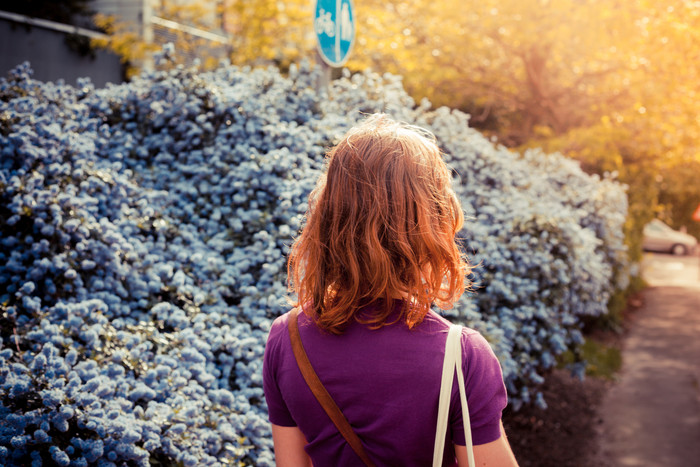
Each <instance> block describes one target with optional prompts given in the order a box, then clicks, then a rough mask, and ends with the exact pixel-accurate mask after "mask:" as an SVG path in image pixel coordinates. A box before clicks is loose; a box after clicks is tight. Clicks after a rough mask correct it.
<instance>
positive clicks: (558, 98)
mask: <svg viewBox="0 0 700 467" xmlns="http://www.w3.org/2000/svg"><path fill="white" fill-rule="evenodd" d="M354 7H355V15H356V18H357V35H356V37H357V39H356V41H355V47H354V50H353V52H352V54H351V57H350V60H349V62H348V63H347V67H348V68H349V69H350V70H351V71H357V70H363V69H366V68H371V69H373V70H375V71H380V72H390V73H396V74H399V75H401V76H403V81H404V86H405V88H406V89H407V90H408V91H409V92H410V93H411V94H412V95H413V96H414V97H415V99H416V100H420V99H422V98H427V99H429V100H430V101H431V102H432V103H433V104H434V105H436V106H439V105H448V106H450V107H453V108H458V109H460V110H463V111H465V112H467V113H469V114H470V115H471V125H472V126H474V127H476V128H478V129H480V130H482V131H484V132H486V133H487V134H490V135H493V136H495V137H497V138H498V140H499V142H501V143H502V144H504V145H506V146H508V147H510V148H513V149H515V150H518V149H522V148H525V147H533V146H539V147H543V148H544V149H545V150H547V151H550V152H551V151H562V152H564V153H566V154H567V155H569V156H571V157H573V158H576V159H577V160H579V161H581V163H582V165H583V167H584V168H585V169H586V170H587V171H589V172H595V173H602V172H605V171H609V172H612V171H616V172H617V173H618V174H619V177H620V179H621V180H623V181H624V182H626V183H627V184H629V185H630V189H629V197H630V203H631V214H632V216H631V217H630V228H633V229H635V230H638V229H639V227H640V226H641V225H643V224H644V223H646V222H647V221H648V220H649V219H650V218H651V217H653V216H658V217H660V218H662V219H663V220H666V221H667V222H668V223H670V224H671V225H672V226H674V227H676V228H680V227H685V228H687V229H688V231H689V232H690V233H693V234H695V235H696V236H698V235H700V225H698V224H697V223H694V222H693V221H692V220H691V215H692V213H693V211H694V210H695V208H696V207H697V205H698V203H700V184H698V183H697V182H696V179H697V177H699V176H700V161H699V157H698V138H699V136H700V135H699V132H698V128H699V126H700V125H699V124H700V122H699V118H700V117H698V112H697V107H698V104H697V100H698V86H700V80H699V79H698V78H699V76H698V63H700V37H699V32H700V2H697V1H674V0H628V1H621V0H560V1H548V0H478V1H475V0H440V1H410V2H409V1H404V2H400V1H384V0H382V1H378V0H356V1H355V2H354ZM2 9H3V10H6V11H10V12H12V11H14V12H18V13H24V14H31V15H32V16H40V17H45V18H47V19H53V20H57V21H63V22H65V21H66V20H68V21H72V22H74V23H76V22H77V23H79V24H80V25H83V26H87V27H90V24H92V25H93V28H95V27H94V26H95V25H96V26H97V28H98V29H101V30H102V31H104V32H106V33H107V36H104V37H103V38H102V39H98V40H94V39H93V41H92V43H91V44H90V46H91V47H106V48H110V49H112V50H113V51H115V52H116V53H117V54H119V55H120V56H121V57H123V59H124V60H125V62H126V63H128V71H127V75H128V76H132V75H133V74H134V73H136V72H137V71H138V70H139V69H141V68H143V67H144V66H149V64H150V60H149V58H148V57H149V54H150V53H151V52H152V51H153V50H156V49H158V48H160V46H161V45H162V44H164V43H166V42H174V43H175V48H176V51H177V54H178V59H179V60H180V61H181V62H186V63H189V62H192V61H193V60H194V59H195V58H197V59H199V61H200V62H201V64H202V66H203V67H205V68H211V67H215V66H216V64H217V63H219V61H220V59H221V58H222V57H228V58H229V59H230V60H231V61H232V62H233V63H234V64H240V65H252V66H270V65H273V66H277V67H280V68H281V69H282V70H285V69H286V68H287V67H288V66H289V64H290V63H293V62H297V61H299V60H301V59H303V58H308V59H311V60H314V59H315V55H316V53H315V43H314V34H313V28H312V9H313V2H312V1H310V0H286V1H278V0H255V1H248V0H216V1H195V0H151V1H149V0H122V1H119V0H71V1H63V2H54V1H50V0H47V1H40V0H35V1H32V2H10V1H4V2H3V6H2ZM94 13H97V15H96V16H93V14H94Z"/></svg>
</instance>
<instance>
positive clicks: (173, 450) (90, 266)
mask: <svg viewBox="0 0 700 467" xmlns="http://www.w3.org/2000/svg"><path fill="white" fill-rule="evenodd" d="M317 78H318V77H317V76H316V74H315V72H314V71H312V70H311V69H310V67H309V66H308V65H306V64H303V65H301V66H298V67H297V66H292V68H291V69H290V70H289V74H288V76H283V75H281V74H280V73H279V72H278V71H277V70H275V69H265V70H263V69H256V70H252V69H247V68H242V69H241V68H236V67H232V66H230V65H227V64H222V66H221V67H220V68H218V69H217V70H215V71H212V72H208V73H200V72H198V71H197V70H194V69H185V68H183V67H179V68H173V69H170V70H164V71H157V72H153V73H150V74H144V75H142V76H140V77H138V78H137V79H135V80H134V81H133V82H131V83H127V84H122V85H118V86H114V85H109V86H108V87H106V88H104V89H95V88H94V86H93V85H92V84H91V83H90V82H89V81H88V80H81V81H79V82H78V85H77V86H69V85H66V84H64V83H62V82H58V83H41V82H37V81H35V80H33V79H32V77H31V70H30V68H29V66H28V65H26V64H25V65H22V66H20V67H18V68H16V69H15V70H13V71H12V72H11V73H10V74H9V76H8V77H7V78H6V79H0V151H1V152H0V332H1V337H2V340H1V341H0V464H3V465H32V466H34V465H37V466H38V465H66V466H68V465H71V466H73V465H76V466H82V465H86V466H87V465H99V466H105V467H106V466H117V465H144V466H146V465H150V462H160V463H163V464H181V465H185V466H194V465H227V464H230V463H237V464H239V465H259V466H265V465H273V454H272V444H271V436H270V431H269V425H268V423H267V421H266V420H267V417H266V407H265V402H264V397H263V392H262V376H261V366H262V355H263V351H264V344H265V340H266V337H267V332H268V330H269V327H270V324H271V322H272V320H273V319H274V318H275V317H276V316H278V315H279V314H281V313H283V312H284V311H286V309H287V301H286V297H287V289H286V285H285V284H286V269H285V259H286V253H287V251H288V248H289V246H290V244H291V241H292V239H293V237H294V235H296V233H297V232H298V231H299V229H300V227H301V226H302V223H303V220H304V214H305V212H306V209H307V204H306V203H307V197H308V194H309V192H310V191H311V189H312V188H313V186H314V184H315V181H316V178H317V177H318V175H319V173H320V172H321V170H322V169H323V163H324V154H325V151H326V150H327V149H328V147H329V146H330V145H332V144H333V143H335V142H336V141H337V140H338V138H339V137H340V136H341V135H342V134H343V133H344V132H345V131H346V130H347V129H348V128H349V127H351V126H352V125H353V124H354V123H356V122H357V121H358V120H360V119H361V118H363V114H364V113H367V112H378V111H381V112H386V113H388V114H390V115H392V116H394V117H395V118H397V119H400V120H404V121H408V122H412V123H415V124H418V125H421V126H423V127H426V128H428V129H430V130H432V131H433V132H434V133H435V134H436V135H437V137H438V140H439V143H440V145H441V147H442V149H443V151H444V152H445V157H446V159H447V161H448V162H449V164H450V166H451V167H452V168H453V169H454V177H455V178H454V181H455V186H456V191H457V192H458V195H459V196H460V197H461V199H462V203H463V205H464V208H465V210H466V211H467V214H468V215H469V216H470V220H469V221H468V222H467V223H466V226H465V228H464V230H463V232H462V233H461V234H462V236H463V237H464V239H465V244H466V245H467V248H468V250H469V254H470V257H471V259H472V261H473V262H474V263H475V264H478V266H477V267H476V268H475V269H474V271H473V275H472V279H473V281H474V284H475V287H474V293H472V294H471V295H470V296H469V297H464V298H463V299H462V300H461V301H460V302H459V303H458V304H457V306H456V307H455V308H454V309H453V310H450V311H448V312H446V314H448V315H449V316H450V317H451V318H453V319H455V320H458V321H461V322H463V323H465V324H467V325H470V326H472V327H474V328H476V329H478V330H479V331H481V332H482V333H483V334H484V335H485V336H486V337H487V338H488V339H489V340H490V341H491V343H492V344H493V346H494V348H495V349H496V351H497V354H498V355H499V358H500V359H501V362H502V365H503V368H504V375H505V378H506V382H507V386H508V389H509V391H510V393H511V401H512V403H513V404H514V405H516V406H517V405H519V404H521V403H523V402H529V401H531V400H532V401H533V402H538V403H540V404H543V401H542V399H541V395H539V394H538V392H537V387H538V385H539V384H540V383H541V381H542V376H541V375H542V372H543V371H545V370H546V369H548V368H550V367H551V366H552V365H553V364H554V359H555V357H556V356H557V355H559V354H560V353H562V352H563V351H565V350H567V349H570V348H573V347H575V346H576V345H577V344H578V343H579V342H580V341H581V333H580V329H581V324H580V320H581V318H582V317H584V316H586V315H596V314H600V313H605V311H606V303H607V301H608V299H609V297H610V295H611V293H613V292H614V289H615V287H624V286H625V281H626V280H627V277H628V274H629V266H628V264H627V262H626V255H625V249H624V244H623V238H622V226H623V223H624V220H625V216H626V196H625V192H624V187H623V186H621V185H619V184H618V183H616V182H615V181H614V180H613V179H612V178H605V179H602V180H601V179H598V178H596V177H591V176H588V175H586V174H584V173H583V172H582V171H581V170H580V169H579V167H578V166H577V165H576V164H575V163H573V162H572V161H570V160H567V159H566V158H564V157H562V156H561V155H547V154H541V153H539V152H536V151H531V152H528V153H526V154H524V155H518V154H514V153H511V152H509V151H508V150H507V149H505V148H502V147H499V146H497V145H494V144H493V143H492V142H491V141H489V140H487V139H485V138H484V137H483V136H482V135H481V134H480V133H478V132H476V131H474V130H472V129H470V128H469V127H468V116H467V115H464V114H462V113H460V112H456V111H450V110H449V109H445V108H440V109H431V106H430V104H429V103H428V102H422V103H420V104H418V105H416V103H415V102H414V101H413V100H412V99H411V98H410V97H409V96H408V95H407V94H406V92H405V91H404V90H403V87H402V85H401V81H400V78H398V77H395V76H379V75H376V74H373V73H371V72H367V73H362V74H356V75H353V76H350V75H349V73H346V76H344V77H343V78H342V79H340V80H337V81H336V82H334V83H333V85H332V86H331V88H330V89H328V91H327V92H324V93H322V94H321V95H319V94H318V93H316V92H315V91H314V83H315V82H316V80H317Z"/></svg>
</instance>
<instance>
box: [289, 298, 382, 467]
mask: <svg viewBox="0 0 700 467" xmlns="http://www.w3.org/2000/svg"><path fill="white" fill-rule="evenodd" d="M298 319H299V308H294V309H293V310H292V311H291V312H290V314H289V337H290V339H291V340H292V350H293V351H294V357H295V358H296V360H297V365H299V370H301V374H302V375H303V376H304V380H305V381H306V384H308V386H309V389H311V392H313V393H314V396H316V399H317V400H318V402H319V403H320V404H321V406H322V407H323V410H325V411H326V413H327V414H328V416H329V417H330V419H331V421H332V422H333V424H334V425H335V426H336V428H338V431H339V432H340V434H341V435H343V438H345V440H346V441H347V442H348V444H349V445H350V447H351V448H352V450H353V451H355V453H356V454H357V455H358V456H359V457H360V459H362V461H363V462H364V463H365V465H367V466H368V467H374V463H372V461H371V460H370V459H369V456H367V453H366V452H365V448H364V447H362V441H360V438H359V437H358V436H357V434H355V432H354V431H353V429H352V427H351V426H350V423H349V422H348V420H347V419H346V418H345V415H343V412H342V411H341V410H340V408H339V407H338V405H337V404H336V403H335V401H334V400H333V398H332V397H331V395H330V394H328V391H327V390H326V388H325V387H324V386H323V383H321V380H320V379H319V378H318V375H317V374H316V371H314V368H313V367H312V366H311V362H310V361H309V357H308V355H306V351H305V350H304V344H302V342H301V336H300V335H299V323H298Z"/></svg>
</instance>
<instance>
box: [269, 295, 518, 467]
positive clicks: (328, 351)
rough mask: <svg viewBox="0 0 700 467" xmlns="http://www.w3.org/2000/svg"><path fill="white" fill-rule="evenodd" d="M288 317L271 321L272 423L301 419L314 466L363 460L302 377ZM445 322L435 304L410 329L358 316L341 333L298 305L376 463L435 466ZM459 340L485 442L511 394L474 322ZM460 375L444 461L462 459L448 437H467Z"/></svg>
mask: <svg viewBox="0 0 700 467" xmlns="http://www.w3.org/2000/svg"><path fill="white" fill-rule="evenodd" d="M363 312H371V308H370V309H366V310H363ZM397 316H398V315H397ZM288 320H289V313H286V314H284V315H282V316H280V317H279V318H277V319H276V320H275V322H274V323H273V324H272V328H271V329H270V335H269V337H268V340H267V347H266V348H265V360H264V365H263V382H264V389H265V399H266V400H267V405H268V410H269V419H270V422H272V423H273V424H275V425H280V426H298V427H299V429H300V430H301V431H302V433H303V434H304V436H305V437H306V440H307V442H308V444H307V445H306V448H305V449H306V452H307V453H308V454H309V456H310V457H311V460H312V462H313V464H314V465H319V466H326V465H333V466H357V465H363V464H362V461H361V460H360V459H359V457H358V456H357V455H356V454H355V453H354V451H353V450H352V448H351V447H350V446H349V445H348V444H347V442H346V441H345V439H344V438H343V437H342V435H341V434H340V433H339V432H338V430H337V429H336V428H335V426H334V425H333V423H332V422H331V420H330V419H329V418H328V415H326V413H325V412H324V410H323V408H322V407H321V405H320V404H319V403H318V401H317V400H316V398H315V397H314V395H313V393H312V392H311V390H310V389H309V387H308V386H307V384H306V382H305V381H304V378H303V376H302V375H301V372H300V370H299V367H298V366H297V363H296V360H295V359H294V353H293V351H292V348H291V341H290V339H289V332H288V328H287V325H288ZM392 321H394V320H393V319H392V318H391V317H390V319H389V321H388V322H392ZM449 325H450V323H449V322H448V321H447V320H445V319H444V318H442V317H441V316H439V315H438V314H436V313H434V312H432V311H431V312H429V313H428V315H427V316H426V317H425V319H424V320H423V322H422V323H421V324H419V325H418V326H415V327H414V328H413V329H408V326H407V325H406V324H405V323H403V322H396V323H394V324H391V325H388V326H384V327H381V328H379V329H370V327H369V326H367V325H363V324H360V323H357V322H353V323H352V324H350V326H349V327H348V328H347V330H346V331H345V332H344V333H343V334H341V335H332V334H330V333H327V332H324V331H321V330H320V329H319V328H318V327H317V326H316V325H315V324H314V323H313V321H312V320H311V319H309V318H308V317H307V316H306V315H304V314H300V316H299V332H300V335H301V340H302V342H303V344H304V348H305V349H306V352H307V354H308V356H309V360H310V361H311V365H312V366H313V367H314V369H315V370H316V373H317V374H318V376H319V378H320V379H321V382H322V383H323V385H324V386H325V387H326V389H327V390H328V392H329V393H330V394H331V396H332V397H333V399H334V400H335V402H336V404H338V406H339V407H340V409H341V410H342V412H343V414H344V415H345V417H346V418H347V419H348V421H349V422H350V425H352V427H353V429H354V430H355V433H357V435H358V436H359V437H360V439H361V440H362V443H363V445H364V447H365V450H366V451H367V454H368V455H369V457H370V458H371V459H372V460H373V461H374V463H375V464H376V465H401V466H425V465H431V463H432V456H433V445H434V441H435V426H436V424H437V411H438V395H439V392H440V375H441V372H442V361H443V357H444V354H445V340H446V338H447V330H448V328H449ZM462 349H463V359H462V361H463V369H464V375H465V384H466V390H467V401H468V406H469V416H470V419H471V429H472V440H473V443H474V444H475V445H478V444H485V443H489V442H491V441H495V440H496V439H498V438H499V437H500V420H501V413H502V411H503V409H504V407H505V406H506V402H507V400H506V390H505V386H504V384H503V376H502V373H501V367H500V365H499V363H498V360H497V359H496V356H495V355H494V353H493V351H492V350H491V347H490V346H489V344H488V342H487V341H486V340H485V339H484V338H483V337H482V336H481V335H480V334H479V333H478V332H476V331H474V330H472V329H467V328H465V329H464V331H463V333H462ZM456 381H457V378H455V383H454V386H453V390H452V403H451V405H450V423H449V427H448V430H447V440H446V446H445V461H444V462H443V464H444V465H456V460H455V454H454V449H453V447H452V444H453V443H454V444H459V445H464V444H465V440H464V429H463V427H462V410H461V405H460V403H459V392H458V389H457V383H456Z"/></svg>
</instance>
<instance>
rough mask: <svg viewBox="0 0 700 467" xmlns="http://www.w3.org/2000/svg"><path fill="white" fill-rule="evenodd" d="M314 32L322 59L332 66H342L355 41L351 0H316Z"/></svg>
mask: <svg viewBox="0 0 700 467" xmlns="http://www.w3.org/2000/svg"><path fill="white" fill-rule="evenodd" d="M314 32H315V33H316V44H317V46H318V51H319V53H320V54H321V58H323V61H325V62H326V63H327V64H328V65H330V66H333V67H339V66H343V65H344V64H345V62H347V60H348V56H349V55H350V51H351V50H352V46H353V44H354V43H355V15H354V13H353V9H352V1H351V0H316V6H315V7H314Z"/></svg>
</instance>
